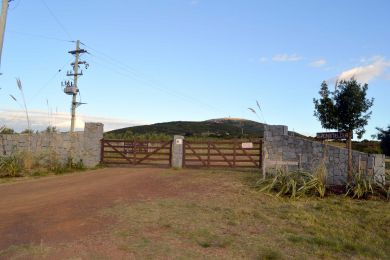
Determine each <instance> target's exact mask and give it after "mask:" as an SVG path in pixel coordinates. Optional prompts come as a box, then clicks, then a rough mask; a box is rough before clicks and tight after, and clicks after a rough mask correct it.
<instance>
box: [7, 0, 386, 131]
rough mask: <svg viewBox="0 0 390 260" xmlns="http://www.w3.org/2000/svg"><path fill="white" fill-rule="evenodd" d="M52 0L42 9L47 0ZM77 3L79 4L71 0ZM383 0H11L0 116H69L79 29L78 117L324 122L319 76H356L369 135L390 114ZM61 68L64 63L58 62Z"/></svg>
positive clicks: (42, 119)
mask: <svg viewBox="0 0 390 260" xmlns="http://www.w3.org/2000/svg"><path fill="white" fill-rule="evenodd" d="M45 3H46V5H47V6H48V7H49V9H50V10H49V9H48V8H47V7H46V6H45ZM75 7H77V8H76V9H75ZM388 10H390V2H389V1H377V0H376V1H356V0H354V1H352V0H351V1H347V0H344V1H320V0H318V1H313V0H310V1H303V0H302V1H275V0H273V1H260V0H257V1H249V0H248V1H243V0H241V1H233V0H231V1H226V0H225V1H222V0H165V1H163V0H160V1H158V0H155V1H151V0H150V1H146V0H145V1H141V0H139V1H128V0H126V1H125V0H112V1H96V0H95V1H92V0H83V1H79V0H78V1H77V0H68V1H52V0H44V1H42V0H36V1H26V0H15V1H14V2H11V3H10V10H9V13H8V21H7V28H6V34H5V42H4V48H3V56H2V67H1V72H2V73H3V75H2V76H1V77H0V88H2V89H1V90H0V120H1V121H0V123H2V124H6V125H8V126H10V127H14V128H20V129H23V128H26V126H25V125H26V122H25V120H24V118H23V113H22V112H21V108H20V105H19V104H17V103H16V102H15V101H14V100H12V99H11V98H10V97H9V94H12V95H14V96H15V97H16V98H17V99H18V100H19V103H21V96H20V93H19V92H18V90H17V87H16V84H15V77H20V78H21V80H22V83H23V88H24V91H25V96H26V100H27V105H28V108H29V110H30V113H31V117H32V118H33V119H32V121H33V126H34V127H35V128H42V127H44V126H46V125H47V124H48V123H49V122H50V123H51V124H55V125H57V126H58V127H60V128H61V127H67V125H68V124H69V120H68V118H69V107H70V99H71V97H70V96H66V95H65V94H63V92H62V90H61V81H63V80H66V79H67V78H66V76H65V74H66V70H70V69H71V67H70V65H69V63H70V62H71V61H72V56H71V55H69V54H68V53H67V52H68V51H69V50H71V49H73V48H74V43H71V42H68V41H70V40H76V39H80V40H81V42H83V43H84V44H85V46H83V47H84V48H85V49H87V50H88V51H89V52H90V54H85V55H84V56H83V57H82V58H83V60H87V61H88V62H89V64H90V67H89V68H88V70H84V74H85V75H84V76H83V77H82V78H81V79H80V82H79V88H80V91H81V101H82V102H86V103H88V104H87V105H84V106H81V107H79V108H78V110H77V113H78V115H79V125H82V122H83V121H91V120H93V121H102V122H104V123H105V124H106V126H107V127H106V130H108V129H111V128H115V127H124V126H126V125H130V124H140V123H155V122H163V121H173V120H194V121H197V120H206V119H210V118H220V117H229V116H230V117H240V118H247V119H252V120H259V119H258V118H256V116H255V115H254V114H252V113H251V112H250V111H249V110H248V109H247V108H248V107H253V106H255V102H256V100H258V101H259V102H260V104H261V107H262V110H263V115H264V116H261V115H260V120H261V121H266V122H267V123H269V124H285V125H288V126H289V128H290V129H291V130H293V129H294V130H295V131H298V132H302V133H304V134H312V135H313V134H315V133H316V132H317V131H321V125H320V123H319V122H318V121H317V120H316V118H315V117H314V116H313V109H314V106H313V101H312V100H313V97H318V90H319V88H320V85H321V82H322V81H323V80H328V81H329V82H330V85H331V86H333V83H332V82H333V81H334V80H335V79H336V78H338V77H339V78H340V77H341V78H348V77H351V76H355V77H356V78H357V79H358V80H360V81H361V82H368V84H369V91H368V95H369V97H374V98H375V103H374V107H373V109H372V111H373V114H372V118H371V120H370V121H369V125H368V126H367V127H366V129H367V134H366V135H365V137H366V138H370V135H371V134H373V133H375V132H376V131H375V127H377V126H380V127H385V126H387V125H388V124H390V119H389V118H390V117H389V112H388V111H389V105H388V100H389V97H390V86H389V83H390V49H389V42H390V30H388V28H389V26H390V16H389V15H388ZM61 68H62V71H61V72H58V71H59V69H61Z"/></svg>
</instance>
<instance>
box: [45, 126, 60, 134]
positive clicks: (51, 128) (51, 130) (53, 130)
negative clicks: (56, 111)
mask: <svg viewBox="0 0 390 260" xmlns="http://www.w3.org/2000/svg"><path fill="white" fill-rule="evenodd" d="M57 132H58V130H57V127H55V126H48V127H46V129H45V130H44V131H42V133H57Z"/></svg>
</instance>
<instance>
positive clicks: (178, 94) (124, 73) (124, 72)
mask: <svg viewBox="0 0 390 260" xmlns="http://www.w3.org/2000/svg"><path fill="white" fill-rule="evenodd" d="M89 54H90V55H91V56H92V57H94V58H96V59H99V60H100V61H102V59H101V58H99V57H98V56H96V55H93V54H91V53H89ZM93 60H94V62H96V60H95V59H93ZM102 62H104V61H102ZM96 63H98V64H100V65H103V66H105V67H106V68H108V69H110V70H111V71H113V72H115V73H117V74H119V75H121V76H124V77H128V78H131V79H133V80H136V81H139V82H141V83H143V84H144V85H145V86H146V87H149V88H152V89H155V90H158V91H160V92H163V93H165V94H167V95H170V96H175V97H177V98H180V99H182V100H183V99H185V100H187V101H188V102H191V103H192V104H196V105H199V104H201V105H203V107H208V108H204V109H205V110H207V111H209V110H210V109H213V110H215V111H218V112H222V113H224V114H225V112H224V111H222V110H220V109H218V108H216V107H215V106H212V105H210V104H207V103H205V102H203V101H200V100H198V99H195V98H193V97H190V96H187V95H185V94H183V93H181V92H178V91H173V90H169V89H167V88H162V87H159V86H157V85H156V84H154V83H153V82H151V81H150V80H147V79H143V78H140V77H139V76H136V75H133V74H130V73H128V71H127V70H125V69H123V68H119V70H118V69H117V68H116V67H115V68H112V67H111V66H114V65H112V64H109V65H110V66H109V65H108V64H102V63H100V62H96Z"/></svg>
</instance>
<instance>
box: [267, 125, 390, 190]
mask: <svg viewBox="0 0 390 260" xmlns="http://www.w3.org/2000/svg"><path fill="white" fill-rule="evenodd" d="M264 153H265V154H264V164H265V167H264V171H271V170H274V169H277V168H280V167H286V165H288V166H289V167H290V168H291V169H294V167H295V169H297V168H299V169H301V170H304V171H309V172H310V171H313V170H314V169H316V168H317V167H318V166H319V165H320V164H321V163H324V164H325V167H326V169H327V171H328V176H327V183H328V184H329V185H344V184H346V183H347V173H348V170H347V169H348V150H347V149H345V148H341V147H335V146H329V145H326V144H322V143H320V142H317V141H310V140H306V139H303V138H300V137H295V136H289V135H288V128H287V126H283V125H281V126H280V125H279V126H278V125H276V126H272V125H267V126H266V127H265V132H264ZM352 155H353V168H354V170H355V172H361V171H362V172H364V174H365V175H369V176H372V178H374V180H375V181H376V182H384V181H385V156H384V155H383V154H367V153H361V152H357V151H353V153H352Z"/></svg>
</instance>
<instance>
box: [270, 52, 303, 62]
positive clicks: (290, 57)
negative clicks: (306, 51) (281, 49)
mask: <svg viewBox="0 0 390 260" xmlns="http://www.w3.org/2000/svg"><path fill="white" fill-rule="evenodd" d="M302 59H303V57H302V56H298V55H296V54H292V55H289V54H277V55H275V56H273V57H272V60H273V61H276V62H288V61H300V60H302Z"/></svg>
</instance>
